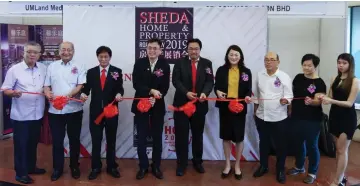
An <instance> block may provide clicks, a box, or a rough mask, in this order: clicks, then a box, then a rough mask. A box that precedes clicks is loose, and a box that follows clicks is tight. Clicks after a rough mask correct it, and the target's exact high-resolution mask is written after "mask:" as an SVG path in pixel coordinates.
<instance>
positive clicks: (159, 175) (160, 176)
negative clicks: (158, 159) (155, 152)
mask: <svg viewBox="0 0 360 186" xmlns="http://www.w3.org/2000/svg"><path fill="white" fill-rule="evenodd" d="M151 173H152V174H153V175H154V176H155V177H156V178H157V179H160V180H161V179H164V175H163V173H162V171H161V170H160V168H159V167H156V166H155V165H154V164H152V165H151Z"/></svg>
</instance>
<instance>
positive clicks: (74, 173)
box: [71, 167, 80, 179]
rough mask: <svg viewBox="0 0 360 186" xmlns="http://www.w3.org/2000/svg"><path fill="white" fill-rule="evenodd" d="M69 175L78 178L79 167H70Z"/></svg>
mask: <svg viewBox="0 0 360 186" xmlns="http://www.w3.org/2000/svg"><path fill="white" fill-rule="evenodd" d="M71 177H73V178H74V179H79V178H80V169H79V167H76V168H71Z"/></svg>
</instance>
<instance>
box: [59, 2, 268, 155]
mask: <svg viewBox="0 0 360 186" xmlns="http://www.w3.org/2000/svg"><path fill="white" fill-rule="evenodd" d="M63 28H64V33H63V36H64V40H67V41H71V42H73V43H74V44H75V56H74V60H76V62H77V63H85V64H86V65H87V67H88V68H91V67H93V66H96V65H98V61H97V58H96V53H95V51H96V49H97V48H98V47H99V46H100V45H106V46H109V47H110V48H111V49H112V50H113V57H112V61H111V64H112V65H115V66H117V67H119V68H121V69H122V70H123V73H124V88H125V96H126V97H133V95H134V89H133V87H132V82H131V72H132V68H133V64H134V62H135V53H134V52H135V51H134V48H135V8H128V7H125V8H120V7H88V6H65V7H64V13H63ZM194 37H198V38H200V39H201V40H202V42H203V50H202V52H201V55H202V56H203V57H206V58H208V59H210V60H211V61H212V62H213V69H214V71H216V69H217V68H218V67H219V66H220V65H222V64H223V63H224V56H225V52H226V49H227V48H228V46H229V45H231V44H238V45H239V46H240V47H241V48H242V49H243V52H244V56H245V64H246V66H248V67H249V68H250V69H251V70H252V73H253V74H254V75H255V74H256V73H257V72H258V71H259V70H260V69H261V68H262V67H263V56H264V54H265V53H266V50H267V10H266V8H194ZM171 69H172V67H171ZM173 95H174V88H173V86H172V84H171V86H170V90H169V93H168V95H167V96H166V102H167V104H172V99H173ZM210 97H215V96H214V94H211V96H210ZM131 103H132V102H131V101H123V102H121V103H120V104H119V106H120V107H119V108H120V116H119V127H118V134H117V144H116V148H117V151H116V155H117V157H119V158H137V153H136V148H134V147H133V114H132V113H131V112H130V108H131ZM249 107H250V108H249V110H250V111H251V110H252V105H249ZM88 114H89V103H88V102H87V103H86V104H85V105H84V119H83V127H82V134H81V143H82V146H83V147H84V148H83V149H82V153H81V154H82V156H85V155H86V154H87V153H91V136H90V132H89V118H88ZM164 122H165V125H164V144H163V154H162V157H163V158H165V159H175V158H176V154H175V152H174V151H173V150H174V147H173V146H172V145H170V144H169V143H173V142H174V140H173V138H174V137H172V136H173V135H174V134H173V133H172V132H169V131H171V130H169V129H172V127H173V121H172V113H171V112H168V113H167V115H166V117H165V118H164ZM165 131H166V132H165ZM166 135H167V136H166ZM165 139H167V140H165ZM105 143H106V142H105V138H104V141H103V148H102V156H103V157H104V156H105V154H106V151H105ZM65 148H66V150H67V151H68V150H69V148H68V141H67V137H66V142H65ZM189 150H190V152H189V157H191V146H189ZM150 155H151V153H149V156H150ZM65 156H68V154H67V153H66V154H65ZM243 156H244V159H246V160H248V161H252V160H257V159H258V157H259V151H258V135H257V131H256V128H255V124H254V121H253V117H252V112H249V113H248V115H247V123H246V135H245V149H244V153H243ZM203 158H204V159H205V160H219V159H224V156H223V149H222V141H221V140H220V139H219V121H218V110H217V109H216V108H215V107H214V102H210V104H209V113H208V114H207V117H206V125H205V132H204V157H203Z"/></svg>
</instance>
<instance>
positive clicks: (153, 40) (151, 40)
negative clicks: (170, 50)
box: [147, 38, 162, 48]
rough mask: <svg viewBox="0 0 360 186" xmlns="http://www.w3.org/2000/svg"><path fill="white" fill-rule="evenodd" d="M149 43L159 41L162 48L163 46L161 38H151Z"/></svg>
mask: <svg viewBox="0 0 360 186" xmlns="http://www.w3.org/2000/svg"><path fill="white" fill-rule="evenodd" d="M149 43H157V44H159V46H160V48H161V45H162V42H161V40H160V39H158V38H151V39H149V40H148V41H147V44H149Z"/></svg>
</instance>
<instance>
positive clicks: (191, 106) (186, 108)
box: [168, 99, 197, 117]
mask: <svg viewBox="0 0 360 186" xmlns="http://www.w3.org/2000/svg"><path fill="white" fill-rule="evenodd" d="M196 101H197V99H194V100H192V101H189V102H187V103H186V104H185V105H183V106H181V107H179V108H177V107H174V106H172V105H169V106H168V109H169V110H172V111H181V112H184V113H185V115H187V116H188V117H191V116H192V115H193V114H194V113H195V112H196V106H195V102H196Z"/></svg>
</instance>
